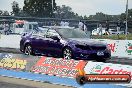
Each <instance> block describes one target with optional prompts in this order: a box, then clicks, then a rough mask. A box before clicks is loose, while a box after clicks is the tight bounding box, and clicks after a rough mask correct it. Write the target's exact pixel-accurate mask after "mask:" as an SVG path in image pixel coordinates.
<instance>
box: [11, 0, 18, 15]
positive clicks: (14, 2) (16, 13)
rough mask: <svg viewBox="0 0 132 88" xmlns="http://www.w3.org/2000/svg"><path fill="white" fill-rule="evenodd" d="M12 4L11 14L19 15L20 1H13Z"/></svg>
mask: <svg viewBox="0 0 132 88" xmlns="http://www.w3.org/2000/svg"><path fill="white" fill-rule="evenodd" d="M11 4H12V12H11V15H13V14H14V15H15V16H18V15H19V11H20V8H19V4H18V2H16V1H13V3H11Z"/></svg>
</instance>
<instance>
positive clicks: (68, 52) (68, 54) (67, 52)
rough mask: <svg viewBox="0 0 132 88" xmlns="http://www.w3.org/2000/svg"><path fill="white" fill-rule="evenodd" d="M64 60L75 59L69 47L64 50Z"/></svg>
mask: <svg viewBox="0 0 132 88" xmlns="http://www.w3.org/2000/svg"><path fill="white" fill-rule="evenodd" d="M63 58H64V59H68V60H70V59H73V54H72V50H71V48H69V47H66V48H65V49H64V50H63Z"/></svg>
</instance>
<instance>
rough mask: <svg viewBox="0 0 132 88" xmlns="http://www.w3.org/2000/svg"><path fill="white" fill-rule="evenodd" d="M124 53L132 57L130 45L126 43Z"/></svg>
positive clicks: (131, 44) (131, 46)
mask: <svg viewBox="0 0 132 88" xmlns="http://www.w3.org/2000/svg"><path fill="white" fill-rule="evenodd" d="M126 52H127V54H128V55H132V43H130V42H128V44H127V45H126Z"/></svg>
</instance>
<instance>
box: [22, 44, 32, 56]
mask: <svg viewBox="0 0 132 88" xmlns="http://www.w3.org/2000/svg"><path fill="white" fill-rule="evenodd" d="M24 53H25V54H26V55H33V49H32V47H31V45H30V44H27V45H26V46H25V48H24Z"/></svg>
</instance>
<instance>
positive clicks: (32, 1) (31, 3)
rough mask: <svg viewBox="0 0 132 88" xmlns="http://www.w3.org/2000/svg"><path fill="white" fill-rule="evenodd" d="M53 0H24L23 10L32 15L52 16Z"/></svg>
mask: <svg viewBox="0 0 132 88" xmlns="http://www.w3.org/2000/svg"><path fill="white" fill-rule="evenodd" d="M55 9H56V3H55V0H24V7H23V11H24V12H26V13H27V14H29V15H30V16H33V17H53V12H54V11H55Z"/></svg>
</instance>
